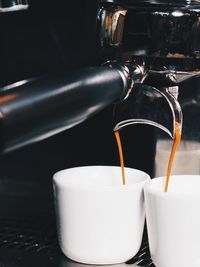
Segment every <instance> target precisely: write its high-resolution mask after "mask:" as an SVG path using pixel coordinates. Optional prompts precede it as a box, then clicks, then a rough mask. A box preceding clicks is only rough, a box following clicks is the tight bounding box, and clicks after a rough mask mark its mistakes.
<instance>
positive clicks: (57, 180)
mask: <svg viewBox="0 0 200 267" xmlns="http://www.w3.org/2000/svg"><path fill="white" fill-rule="evenodd" d="M102 167H103V168H119V169H120V168H121V167H120V166H114V165H113V166H111V165H87V166H77V167H72V168H67V169H63V170H60V171H58V172H56V173H54V175H53V183H55V185H56V186H61V187H63V188H75V187H76V188H77V190H78V189H84V190H85V189H93V190H96V191H101V190H129V189H131V188H133V187H135V186H136V185H139V184H144V183H145V182H146V181H147V180H150V176H149V175H148V174H147V173H146V172H144V171H141V170H139V169H135V168H130V167H125V170H126V169H129V170H133V171H135V172H137V173H141V174H142V175H143V177H144V178H143V179H141V180H140V181H137V182H135V183H132V184H125V185H122V184H121V183H120V184H116V185H115V186H111V185H101V186H99V185H94V184H93V185H92V184H81V186H77V185H75V184H70V183H69V184H66V183H62V182H61V181H60V179H61V178H60V174H62V173H65V172H68V171H69V172H70V171H71V170H74V169H80V168H102ZM62 179H64V178H62Z"/></svg>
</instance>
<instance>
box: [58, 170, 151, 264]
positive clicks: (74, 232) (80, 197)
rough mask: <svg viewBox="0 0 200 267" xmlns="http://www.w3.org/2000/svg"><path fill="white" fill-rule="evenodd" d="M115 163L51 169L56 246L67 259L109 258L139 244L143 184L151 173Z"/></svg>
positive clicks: (126, 254)
mask: <svg viewBox="0 0 200 267" xmlns="http://www.w3.org/2000/svg"><path fill="white" fill-rule="evenodd" d="M125 172H126V185H122V181H121V169H120V167H111V166H88V167H77V168H72V169H66V170H63V171H60V172H58V173H56V174H55V175H54V178H53V180H54V194H55V202H56V212H57V228H58V235H59V242H60V247H61V249H62V251H63V253H64V254H65V255H66V256H67V257H69V258H70V259H72V260H75V261H77V262H82V263H87V264H114V263H122V262H125V261H127V260H129V259H131V258H132V257H133V256H134V255H135V254H136V253H137V252H138V250H139V248H140V245H141V241H142V234H143V228H144V220H145V211H144V198H143V186H144V183H145V181H146V180H148V179H150V177H149V176H148V175H147V174H146V173H144V172H142V171H139V170H135V169H130V168H125Z"/></svg>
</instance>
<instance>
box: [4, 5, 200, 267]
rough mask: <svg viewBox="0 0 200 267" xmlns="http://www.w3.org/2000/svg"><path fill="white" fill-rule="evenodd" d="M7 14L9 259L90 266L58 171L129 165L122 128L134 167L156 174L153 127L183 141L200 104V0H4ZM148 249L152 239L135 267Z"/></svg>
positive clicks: (145, 262)
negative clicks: (68, 242) (58, 185)
mask: <svg viewBox="0 0 200 267" xmlns="http://www.w3.org/2000/svg"><path fill="white" fill-rule="evenodd" d="M0 12H1V13H0V22H1V23H0V25H1V26H0V31H1V39H2V40H1V44H0V45H1V52H0V53H1V64H0V70H1V79H0V86H1V89H0V148H1V178H0V185H1V187H0V192H1V194H0V199H1V201H0V203H1V204H0V210H1V219H0V225H1V227H0V263H1V265H2V266H8V267H10V266H13V267H14V266H40V265H41V266H59V267H60V266H62V267H63V266H68V265H70V264H71V265H80V264H78V263H73V262H70V261H69V260H68V259H66V258H65V257H64V256H63V255H62V253H61V252H60V249H59V246H58V242H57V235H56V223H55V214H54V203H53V192H52V175H53V174H54V173H55V172H56V171H58V170H61V169H64V168H69V167H74V166H81V165H95V164H96V165H100V164H102V165H119V162H118V154H117V148H116V144H115V140H114V136H113V130H120V131H121V132H122V142H123V147H124V156H125V165H126V166H128V167H134V168H138V169H141V170H143V171H146V172H147V173H149V174H150V175H151V176H153V175H154V158H155V148H156V146H155V145H156V134H155V130H156V129H159V130H163V132H165V133H166V134H167V135H169V136H170V138H171V139H173V138H174V123H175V122H178V123H180V125H182V105H183V104H184V103H186V101H188V99H190V98H191V99H192V101H193V99H195V101H197V100H198V89H195V90H192V92H193V91H195V92H193V93H191V90H190V88H189V87H195V88H198V83H199V80H198V76H199V74H200V45H199V44H200V22H199V18H200V2H199V1H198V0H196V1H182V0H180V1H178V0H175V1H165V0H160V1H157V0H149V1H148V0H144V1H141V0H140V1H139V0H138V1H137V0H123V1H122V0H107V1H106V0H104V1H89V0H84V1H78V2H77V1H76V3H75V2H73V1H70V2H68V3H66V1H62V0H59V1H57V2H56V3H55V2H54V1H46V0H44V1H42V3H41V1H31V0H30V1H29V2H27V1H23V0H18V1H8V0H7V1H6V0H5V1H1V2H0ZM190 94H191V95H190ZM193 94H194V95H193ZM186 106H187V105H186ZM183 125H184V118H183ZM152 126H156V127H152ZM149 255H150V254H149V250H148V242H147V240H146V237H145V236H144V241H143V244H142V247H141V250H140V252H139V253H138V255H136V257H135V258H134V259H132V260H131V261H130V262H128V263H127V264H130V265H132V266H135V264H136V265H139V266H153V264H152V262H151V259H150V256H149ZM124 265H126V264H124Z"/></svg>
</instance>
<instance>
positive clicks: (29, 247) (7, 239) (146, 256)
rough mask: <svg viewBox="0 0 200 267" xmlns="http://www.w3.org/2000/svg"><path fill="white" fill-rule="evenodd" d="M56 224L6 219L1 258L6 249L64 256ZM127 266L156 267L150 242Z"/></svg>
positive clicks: (1, 226)
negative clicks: (150, 249)
mask: <svg viewBox="0 0 200 267" xmlns="http://www.w3.org/2000/svg"><path fill="white" fill-rule="evenodd" d="M55 228H56V227H55V222H54V221H53V222H52V221H51V220H50V221H49V222H48V223H47V222H46V221H44V220H42V219H41V218H37V220H36V218H34V219H23V218H20V219H16V218H15V219H6V220H1V221H0V256H1V253H3V251H5V249H6V250H7V251H9V252H10V253H12V251H15V252H16V251H17V253H19V254H20V253H22V254H23V255H24V253H26V255H28V254H29V253H31V254H33V253H34V254H35V255H36V254H37V255H38V256H40V255H43V256H45V257H47V258H49V259H55V258H57V257H60V256H61V255H62V253H61V251H60V248H59V245H58V241H57V233H56V229H55ZM127 265H130V266H131V265H134V266H143V267H155V266H154V265H153V263H152V260H151V258H150V252H149V247H148V242H147V241H146V240H144V241H143V243H142V246H141V249H140V251H139V252H138V253H137V255H136V256H135V257H134V258H132V259H131V260H129V261H128V262H127Z"/></svg>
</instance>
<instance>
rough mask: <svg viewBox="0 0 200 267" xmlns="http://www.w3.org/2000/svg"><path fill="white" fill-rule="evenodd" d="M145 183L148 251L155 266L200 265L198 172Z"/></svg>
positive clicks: (199, 182) (199, 185) (199, 189)
mask: <svg viewBox="0 0 200 267" xmlns="http://www.w3.org/2000/svg"><path fill="white" fill-rule="evenodd" d="M164 183H165V177H159V178H155V179H152V180H151V181H148V182H147V183H146V184H145V187H144V192H145V207H146V218H147V230H148V236H149V246H150V253H151V257H152V260H153V262H154V263H155V265H156V267H188V266H189V267H199V266H200V175H177V176H171V178H170V184H169V191H168V192H167V193H165V192H164Z"/></svg>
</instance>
